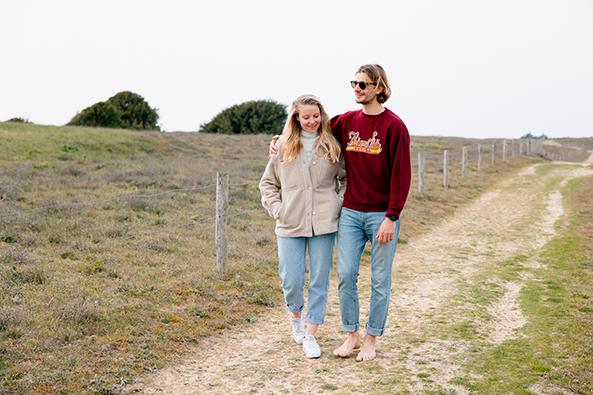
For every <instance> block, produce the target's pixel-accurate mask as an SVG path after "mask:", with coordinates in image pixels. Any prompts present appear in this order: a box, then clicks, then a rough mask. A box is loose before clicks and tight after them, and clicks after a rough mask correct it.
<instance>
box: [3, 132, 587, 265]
mask: <svg viewBox="0 0 593 395" xmlns="http://www.w3.org/2000/svg"><path fill="white" fill-rule="evenodd" d="M571 150H572V151H571ZM575 150H577V149H576V148H575V149H572V148H569V149H564V150H562V149H559V147H557V146H546V145H544V144H543V141H538V140H520V141H517V140H501V141H497V142H494V143H490V142H487V143H484V144H482V143H480V144H475V145H466V146H462V147H461V148H460V149H454V150H451V149H448V150H442V152H441V153H440V154H438V153H435V152H434V150H433V151H430V152H427V151H423V150H417V151H416V152H415V153H414V154H413V155H412V162H413V163H412V164H413V167H414V173H415V175H414V176H415V179H416V180H417V183H418V185H417V190H418V192H419V193H420V194H424V193H426V187H427V185H426V183H427V180H428V179H427V177H426V174H427V173H438V172H442V176H443V179H442V188H443V189H445V190H446V189H447V188H448V187H449V185H450V177H451V176H452V175H453V174H455V175H456V176H459V177H462V178H463V177H465V176H466V175H468V173H469V172H472V173H473V174H479V173H480V172H481V171H483V170H485V169H486V168H487V167H489V166H496V164H497V163H498V162H499V161H501V162H505V161H512V160H514V159H515V158H517V157H519V156H540V157H543V158H548V159H551V160H570V159H571V155H572V154H573V153H574V151H575ZM581 151H582V150H581ZM432 182H434V177H433V178H432ZM199 183H200V185H197V186H192V187H188V188H175V189H167V190H161V191H154V192H150V193H126V194H122V195H118V196H114V197H109V198H106V199H97V200H93V201H88V202H63V203H51V204H45V205H40V206H37V207H28V208H26V207H22V206H20V207H18V211H17V212H18V214H19V215H21V216H35V215H37V214H39V213H52V212H54V213H56V212H71V211H74V210H84V209H89V208H96V207H104V206H107V205H113V204H121V203H133V202H135V201H139V200H156V199H160V198H163V197H167V196H173V195H179V194H190V193H194V192H207V193H208V194H209V195H210V194H212V193H214V194H215V195H214V196H215V199H214V200H215V207H214V208H206V209H204V210H202V211H201V212H199V213H196V214H195V215H193V216H192V217H191V218H190V219H191V222H188V223H186V224H185V223H184V224H178V225H177V226H178V227H183V228H186V227H191V226H194V225H196V224H204V223H206V222H209V221H211V220H214V225H215V237H214V238H215V244H216V251H217V269H218V270H219V271H224V270H225V268H226V262H227V232H226V226H227V224H228V223H229V220H230V219H233V218H242V217H243V218H244V217H248V216H251V215H254V214H263V213H264V210H263V208H261V206H259V201H256V200H255V199H254V200H253V201H251V203H253V204H254V205H256V207H254V208H248V209H245V208H243V207H241V208H240V209H236V208H233V207H229V189H230V188H234V189H235V190H236V191H237V190H238V191H239V192H240V191H247V189H248V187H253V186H254V185H255V182H254V181H246V182H238V183H230V182H229V176H228V175H225V174H222V173H217V174H216V177H213V178H207V179H203V180H200V181H199ZM249 199H251V197H249ZM257 200H258V199H257ZM9 211H10V210H9ZM14 217H15V211H12V212H5V213H0V222H3V223H5V222H10V221H11V220H12V219H13V218H14Z"/></svg>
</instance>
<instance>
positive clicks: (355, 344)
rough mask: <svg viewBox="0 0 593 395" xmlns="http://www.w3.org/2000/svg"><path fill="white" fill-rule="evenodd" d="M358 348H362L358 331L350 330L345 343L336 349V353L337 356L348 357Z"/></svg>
mask: <svg viewBox="0 0 593 395" xmlns="http://www.w3.org/2000/svg"><path fill="white" fill-rule="evenodd" d="M357 348H360V339H359V337H358V332H349V333H348V336H347V337H346V340H344V343H342V345H341V346H340V347H338V348H336V349H335V350H334V355H335V356H336V357H341V358H348V357H349V356H350V354H352V351H353V350H355V349H357Z"/></svg>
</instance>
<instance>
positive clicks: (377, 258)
mask: <svg viewBox="0 0 593 395" xmlns="http://www.w3.org/2000/svg"><path fill="white" fill-rule="evenodd" d="M350 83H351V85H352V88H353V89H354V98H355V100H356V102H357V103H359V104H361V105H362V109H361V110H356V111H349V112H346V113H344V114H341V115H338V116H336V117H334V118H332V120H331V127H332V130H333V133H334V136H335V137H336V138H337V139H338V141H339V142H340V144H341V146H342V152H343V154H344V157H345V162H346V174H347V177H348V183H347V186H346V193H345V196H344V203H343V207H342V212H341V216H340V222H339V225H338V278H339V285H338V290H339V296H340V313H341V318H342V326H343V329H344V332H346V334H347V336H346V339H345V340H344V343H343V344H342V345H341V346H340V347H338V348H337V349H335V350H334V355H336V356H338V357H344V358H345V357H348V356H350V355H351V353H352V352H353V350H355V349H360V351H359V352H358V355H357V357H356V360H357V361H370V360H372V359H374V358H375V356H376V341H377V337H379V336H381V335H382V334H383V332H384V329H385V322H386V319H387V310H388V306H389V301H390V297H391V276H392V264H393V258H394V256H395V250H396V245H397V236H398V234H399V226H400V221H399V216H400V213H401V211H402V210H403V208H404V204H405V202H406V199H407V196H408V192H409V190H410V183H411V163H410V136H409V134H408V130H407V128H406V126H405V124H404V123H403V122H402V120H401V119H400V118H399V117H398V116H397V115H395V114H394V113H393V112H392V111H390V110H389V109H387V108H385V107H384V106H383V103H385V102H386V101H387V99H389V97H390V95H391V88H390V87H389V82H388V80H387V75H386V74H385V71H384V70H383V68H382V67H381V66H380V65H378V64H367V65H363V66H361V67H360V68H359V69H358V71H357V72H356V75H355V80H354V81H351V82H350ZM367 241H370V242H371V301H370V309H369V313H368V319H367V323H366V327H365V332H366V335H365V337H364V341H363V342H362V344H361V342H360V337H359V334H358V330H359V315H360V309H359V302H358V287H357V281H358V273H359V267H360V258H361V255H362V252H363V250H364V247H365V244H366V242H367Z"/></svg>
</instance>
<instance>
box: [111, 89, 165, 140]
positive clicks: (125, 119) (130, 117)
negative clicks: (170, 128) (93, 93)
mask: <svg viewBox="0 0 593 395" xmlns="http://www.w3.org/2000/svg"><path fill="white" fill-rule="evenodd" d="M107 102H108V103H111V104H113V106H114V107H115V108H116V109H117V110H118V111H119V112H120V114H121V116H120V123H121V127H123V128H126V129H141V130H146V129H151V130H157V129H159V127H158V126H157V122H158V120H159V115H158V113H157V109H156V108H151V107H150V106H149V104H148V103H147V102H146V100H144V98H143V97H142V96H140V95H138V94H136V93H133V92H128V91H124V92H119V93H118V94H116V95H115V96H113V97H111V98H109V100H107Z"/></svg>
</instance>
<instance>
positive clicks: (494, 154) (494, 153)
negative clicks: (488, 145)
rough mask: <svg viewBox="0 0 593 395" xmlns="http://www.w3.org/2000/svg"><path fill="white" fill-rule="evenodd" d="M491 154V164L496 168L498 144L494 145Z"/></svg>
mask: <svg viewBox="0 0 593 395" xmlns="http://www.w3.org/2000/svg"><path fill="white" fill-rule="evenodd" d="M490 152H492V161H491V162H492V166H494V162H495V161H496V160H495V157H496V144H492V150H491V151H490Z"/></svg>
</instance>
